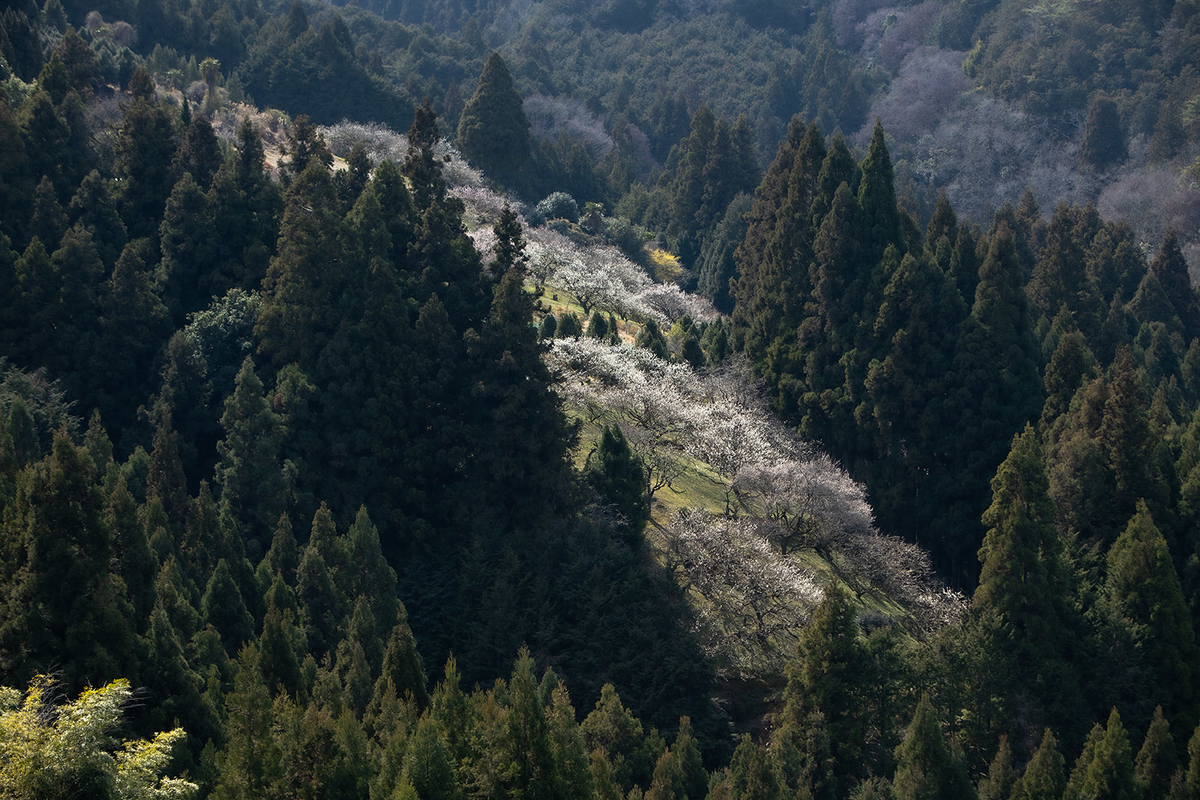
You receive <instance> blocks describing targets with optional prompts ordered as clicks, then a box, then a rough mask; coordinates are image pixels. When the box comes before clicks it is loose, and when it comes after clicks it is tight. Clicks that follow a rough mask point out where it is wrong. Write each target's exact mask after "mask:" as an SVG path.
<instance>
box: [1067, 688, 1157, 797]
mask: <svg viewBox="0 0 1200 800" xmlns="http://www.w3.org/2000/svg"><path fill="white" fill-rule="evenodd" d="M1089 745H1091V747H1090V748H1089ZM1139 788H1140V787H1139V786H1138V784H1137V776H1136V774H1135V772H1134V766H1133V750H1132V748H1131V747H1130V745H1129V734H1128V733H1127V732H1126V731H1125V726H1124V725H1123V724H1122V723H1121V715H1120V714H1119V713H1117V709H1116V708H1113V710H1112V712H1111V713H1110V714H1109V715H1108V726H1107V727H1106V728H1104V729H1103V732H1102V733H1101V729H1100V726H1099V724H1097V725H1096V727H1095V728H1094V729H1093V731H1092V734H1091V735H1089V736H1088V741H1087V744H1085V745H1084V750H1083V754H1082V755H1080V757H1079V761H1078V762H1076V764H1075V769H1074V770H1072V772H1071V779H1070V780H1069V781H1068V782H1067V789H1066V791H1065V792H1064V793H1063V800H1076V798H1079V800H1082V798H1092V797H1095V798H1098V799H1099V798H1104V800H1137V798H1140V797H1141V796H1142V795H1141V792H1140V791H1139Z"/></svg>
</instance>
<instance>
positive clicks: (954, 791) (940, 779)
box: [892, 695, 975, 800]
mask: <svg viewBox="0 0 1200 800" xmlns="http://www.w3.org/2000/svg"><path fill="white" fill-rule="evenodd" d="M892 786H893V789H894V790H895V793H896V797H897V798H898V800H934V798H945V800H950V799H951V798H957V799H958V800H962V798H968V799H969V798H973V797H975V790H974V789H973V788H972V786H971V782H970V781H969V780H968V778H967V771H966V768H965V767H964V765H963V763H962V760H961V757H960V756H959V755H958V754H957V753H955V752H954V749H953V748H952V747H951V745H950V744H949V743H947V742H946V737H945V735H944V734H943V733H942V726H941V723H939V722H938V718H937V712H936V711H934V708H933V703H932V702H930V700H929V696H928V695H924V696H922V698H921V702H919V703H918V704H917V710H916V712H914V714H913V719H912V723H911V724H910V725H909V726H908V731H907V732H906V733H905V734H904V741H903V742H901V744H900V746H899V747H898V748H897V749H896V776H895V777H894V778H893V779H892Z"/></svg>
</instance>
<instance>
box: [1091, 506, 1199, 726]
mask: <svg viewBox="0 0 1200 800" xmlns="http://www.w3.org/2000/svg"><path fill="white" fill-rule="evenodd" d="M1108 594H1109V597H1110V599H1111V600H1112V603H1113V606H1114V610H1115V611H1116V612H1117V613H1118V614H1120V616H1121V617H1122V618H1123V619H1124V620H1126V621H1127V623H1128V624H1129V625H1130V627H1131V629H1132V631H1133V636H1134V640H1135V642H1136V644H1137V647H1138V650H1139V651H1140V653H1141V657H1142V659H1143V660H1144V663H1145V666H1146V667H1147V669H1148V672H1149V674H1148V676H1147V684H1146V686H1144V687H1142V689H1141V691H1140V692H1139V693H1138V695H1139V698H1140V699H1141V700H1142V702H1143V703H1144V704H1145V705H1146V706H1149V704H1150V703H1156V704H1158V703H1161V704H1162V705H1163V706H1164V707H1165V708H1166V709H1167V711H1168V713H1170V715H1171V717H1172V718H1174V719H1176V720H1178V721H1179V722H1180V723H1182V725H1183V726H1184V728H1185V729H1186V728H1190V727H1192V722H1193V720H1195V719H1196V707H1195V703H1196V696H1195V693H1194V691H1193V690H1192V680H1193V675H1194V668H1195V665H1196V664H1197V663H1200V649H1197V647H1196V641H1195V632H1194V629H1193V627H1192V619H1191V614H1190V613H1189V612H1188V608H1187V603H1186V602H1185V601H1184V599H1183V591H1182V589H1181V587H1180V584H1179V578H1178V576H1177V575H1176V572H1175V565H1174V563H1173V561H1172V559H1171V553H1170V551H1169V549H1168V548H1167V542H1166V540H1165V539H1164V538H1163V536H1162V534H1161V533H1160V532H1159V530H1158V528H1157V527H1156V526H1155V524H1154V520H1153V519H1152V517H1151V514H1150V512H1149V511H1148V510H1147V508H1146V506H1145V504H1144V503H1139V504H1138V510H1137V513H1136V514H1135V515H1134V517H1133V519H1132V520H1130V522H1129V525H1128V526H1127V527H1126V528H1125V531H1124V532H1123V533H1122V534H1121V535H1120V536H1119V537H1118V538H1117V541H1116V542H1114V543H1113V546H1112V548H1111V549H1110V550H1109V552H1108ZM1147 710H1149V709H1148V708H1147Z"/></svg>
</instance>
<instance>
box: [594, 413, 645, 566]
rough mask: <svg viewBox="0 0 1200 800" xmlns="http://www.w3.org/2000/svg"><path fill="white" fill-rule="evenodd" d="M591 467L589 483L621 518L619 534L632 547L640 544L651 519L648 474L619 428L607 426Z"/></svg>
mask: <svg viewBox="0 0 1200 800" xmlns="http://www.w3.org/2000/svg"><path fill="white" fill-rule="evenodd" d="M592 459H594V460H593V461H591V462H590V463H589V469H588V482H589V483H590V484H591V485H592V488H593V489H595V490H596V493H597V494H598V495H600V497H601V499H602V500H603V501H604V502H607V503H611V504H612V506H613V508H614V509H615V510H616V511H617V513H618V514H619V515H620V517H621V519H620V520H619V522H618V523H617V528H618V530H620V531H622V532H624V533H625V535H626V536H627V537H628V540H629V541H630V543H631V544H633V545H635V546H637V545H639V544H640V543H641V538H642V529H643V528H645V526H646V522H647V521H648V520H649V519H650V503H649V502H648V500H647V494H646V470H645V468H644V467H643V466H642V461H641V459H640V458H638V457H637V455H636V454H635V453H634V452H633V450H632V449H631V448H630V447H629V442H628V441H626V439H625V434H624V433H622V432H621V429H620V428H619V427H616V426H605V428H604V433H603V435H601V437H600V444H599V445H597V447H596V452H594V453H593V454H592Z"/></svg>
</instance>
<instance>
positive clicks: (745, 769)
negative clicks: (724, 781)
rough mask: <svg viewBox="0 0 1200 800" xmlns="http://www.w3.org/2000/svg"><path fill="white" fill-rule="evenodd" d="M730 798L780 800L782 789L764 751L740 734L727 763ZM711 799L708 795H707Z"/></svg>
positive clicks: (747, 737) (774, 768)
mask: <svg viewBox="0 0 1200 800" xmlns="http://www.w3.org/2000/svg"><path fill="white" fill-rule="evenodd" d="M728 781H729V788H730V789H731V796H732V797H736V798H744V799H745V800H782V798H783V796H784V795H783V789H782V786H781V784H780V780H779V774H778V770H777V768H776V766H775V763H774V762H773V761H772V759H771V756H770V755H769V754H768V751H767V750H766V748H763V747H759V746H758V745H756V744H755V743H754V742H753V741H751V739H750V736H749V735H748V734H742V740H741V741H740V742H738V746H737V749H736V750H734V751H733V758H732V759H730V761H729V770H728ZM710 796H711V795H710Z"/></svg>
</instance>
